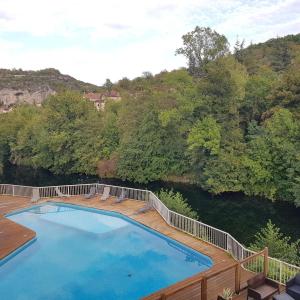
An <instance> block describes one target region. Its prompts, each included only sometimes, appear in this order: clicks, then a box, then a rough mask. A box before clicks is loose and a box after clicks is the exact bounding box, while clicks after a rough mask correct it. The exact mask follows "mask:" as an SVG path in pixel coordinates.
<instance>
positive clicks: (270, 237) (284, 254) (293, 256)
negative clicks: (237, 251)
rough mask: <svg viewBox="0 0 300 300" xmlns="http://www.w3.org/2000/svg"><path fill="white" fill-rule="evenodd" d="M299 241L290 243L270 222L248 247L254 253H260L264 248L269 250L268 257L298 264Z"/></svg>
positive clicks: (299, 261) (299, 257)
mask: <svg viewBox="0 0 300 300" xmlns="http://www.w3.org/2000/svg"><path fill="white" fill-rule="evenodd" d="M299 246H300V240H298V241H296V242H291V238H290V237H289V236H284V235H283V233H281V232H280V228H278V227H276V226H275V225H274V224H273V223H272V222H271V220H269V221H268V223H267V225H266V227H264V228H262V229H261V230H260V232H258V233H257V234H256V235H255V241H254V242H253V243H252V244H251V245H250V248H251V249H253V250H254V251H260V250H262V249H263V248H265V247H268V249H269V255H270V256H271V257H274V258H278V259H280V260H283V261H286V262H288V263H291V264H299V263H300V256H299V254H300V253H299Z"/></svg>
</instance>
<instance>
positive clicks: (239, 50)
mask: <svg viewBox="0 0 300 300" xmlns="http://www.w3.org/2000/svg"><path fill="white" fill-rule="evenodd" d="M244 46H245V40H242V42H240V41H239V39H238V38H237V40H236V42H235V45H234V52H233V54H234V57H235V59H236V60H237V61H239V62H240V63H243V62H244V59H245V54H244Z"/></svg>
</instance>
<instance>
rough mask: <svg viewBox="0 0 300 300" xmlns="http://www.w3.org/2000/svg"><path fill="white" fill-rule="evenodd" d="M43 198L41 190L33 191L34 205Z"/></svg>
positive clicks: (32, 200)
mask: <svg viewBox="0 0 300 300" xmlns="http://www.w3.org/2000/svg"><path fill="white" fill-rule="evenodd" d="M40 199H41V198H40V192H39V190H38V189H33V190H32V197H31V200H30V201H31V202H32V203H36V202H38V201H39V200H40Z"/></svg>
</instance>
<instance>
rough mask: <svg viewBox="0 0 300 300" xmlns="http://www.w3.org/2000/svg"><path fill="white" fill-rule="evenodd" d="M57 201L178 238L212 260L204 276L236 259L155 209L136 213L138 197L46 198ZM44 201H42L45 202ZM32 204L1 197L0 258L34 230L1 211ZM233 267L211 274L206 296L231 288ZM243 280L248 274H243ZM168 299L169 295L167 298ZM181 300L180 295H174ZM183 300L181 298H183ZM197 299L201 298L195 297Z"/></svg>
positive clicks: (27, 237)
mask: <svg viewBox="0 0 300 300" xmlns="http://www.w3.org/2000/svg"><path fill="white" fill-rule="evenodd" d="M49 200H51V201H56V202H65V203H71V204H77V205H82V206H86V207H93V208H98V209H103V210H108V211H114V212H118V213H121V214H123V215H125V216H128V217H130V218H132V219H134V220H135V221H138V222H140V223H142V224H144V225H146V226H148V227H150V228H151V229H154V230H156V231H158V232H160V233H162V234H164V235H166V236H168V237H170V238H172V239H174V240H177V241H179V242H181V243H183V244H185V245H187V246H189V247H191V248H193V249H194V250H196V251H199V252H201V253H203V254H205V255H207V256H209V257H210V258H211V259H212V260H213V266H212V267H211V268H210V269H209V270H207V271H205V272H202V273H201V274H203V275H205V276H209V275H212V274H214V273H216V272H218V271H219V270H223V269H224V268H226V267H229V266H232V265H233V264H234V263H235V260H234V259H233V258H232V257H231V256H230V255H229V254H228V253H226V252H225V251H223V250H221V249H219V248H217V247H215V246H213V245H211V244H208V243H206V242H204V241H201V240H199V239H196V238H194V237H192V236H190V235H188V234H185V233H183V232H181V231H179V230H176V229H175V228H172V227H170V226H169V225H168V224H167V223H166V222H165V221H164V220H163V219H162V217H161V216H160V215H159V214H158V213H157V212H156V211H154V210H151V211H148V212H146V213H143V214H135V213H136V211H137V210H138V209H139V208H141V207H143V206H144V205H145V203H144V202H143V201H139V200H126V201H124V202H122V203H120V204H116V203H114V198H110V199H108V200H107V201H100V200H99V197H95V198H94V199H91V200H86V199H84V198H83V197H79V196H74V197H69V198H63V199H58V198H54V199H49ZM46 201H47V200H43V201H41V202H46ZM31 205H32V204H31V203H30V200H29V199H28V198H21V197H12V196H0V259H1V258H3V257H5V256H6V255H8V254H9V253H11V252H12V251H14V250H16V249H17V248H18V247H20V246H21V245H22V244H24V243H26V242H27V241H29V240H31V239H32V238H34V236H35V233H34V232H33V231H32V230H30V229H28V228H25V227H23V226H21V225H19V224H16V223H14V222H12V221H10V220H8V219H7V218H5V217H4V214H6V213H9V212H12V211H14V210H17V209H22V208H25V207H29V206H31ZM234 272H235V270H234V269H229V270H228V271H226V272H225V273H224V274H222V276H218V277H214V280H210V281H208V283H207V285H208V297H207V298H208V299H209V300H210V299H211V300H213V299H214V300H215V299H216V296H217V294H218V293H220V292H222V290H223V288H224V287H229V288H232V289H234V284H235V279H234ZM245 276H246V277H245V278H244V281H245V280H246V279H247V277H248V275H247V274H246V275H245ZM168 299H169V298H168ZM176 299H181V298H178V297H177V298H176ZM182 299H184V298H182ZM198 299H200V298H198Z"/></svg>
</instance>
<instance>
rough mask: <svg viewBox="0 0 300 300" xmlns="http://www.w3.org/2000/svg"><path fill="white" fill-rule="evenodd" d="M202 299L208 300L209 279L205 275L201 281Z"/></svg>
mask: <svg viewBox="0 0 300 300" xmlns="http://www.w3.org/2000/svg"><path fill="white" fill-rule="evenodd" d="M201 300H207V279H206V277H203V279H202V281H201Z"/></svg>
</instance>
